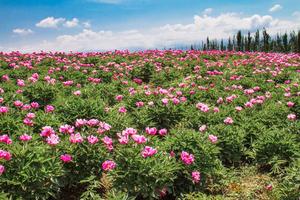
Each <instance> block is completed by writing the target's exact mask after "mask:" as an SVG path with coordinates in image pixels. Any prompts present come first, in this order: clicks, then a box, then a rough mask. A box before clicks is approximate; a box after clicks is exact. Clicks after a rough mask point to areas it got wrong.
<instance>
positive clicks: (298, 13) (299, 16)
mask: <svg viewBox="0 0 300 200" xmlns="http://www.w3.org/2000/svg"><path fill="white" fill-rule="evenodd" d="M292 15H293V16H294V17H296V18H298V19H300V11H295V12H293V14H292Z"/></svg>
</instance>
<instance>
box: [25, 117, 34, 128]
mask: <svg viewBox="0 0 300 200" xmlns="http://www.w3.org/2000/svg"><path fill="white" fill-rule="evenodd" d="M23 123H24V124H25V125H27V126H33V121H32V120H31V119H30V118H27V117H26V118H25V119H24V120H23Z"/></svg>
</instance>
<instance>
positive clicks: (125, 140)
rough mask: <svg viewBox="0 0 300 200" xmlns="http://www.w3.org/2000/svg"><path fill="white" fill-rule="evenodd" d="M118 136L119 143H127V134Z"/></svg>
mask: <svg viewBox="0 0 300 200" xmlns="http://www.w3.org/2000/svg"><path fill="white" fill-rule="evenodd" d="M118 137H119V139H118V141H119V143H120V144H128V142H129V138H128V135H121V134H119V135H118Z"/></svg>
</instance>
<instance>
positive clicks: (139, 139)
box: [131, 135, 147, 144]
mask: <svg viewBox="0 0 300 200" xmlns="http://www.w3.org/2000/svg"><path fill="white" fill-rule="evenodd" d="M131 138H132V139H133V140H134V141H135V142H136V143H137V144H143V143H145V142H147V138H146V137H145V136H143V135H132V136H131Z"/></svg>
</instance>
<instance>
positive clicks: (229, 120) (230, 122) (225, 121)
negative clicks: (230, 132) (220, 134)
mask: <svg viewBox="0 0 300 200" xmlns="http://www.w3.org/2000/svg"><path fill="white" fill-rule="evenodd" d="M224 123H225V124H233V119H232V118H231V117H226V119H224Z"/></svg>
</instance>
